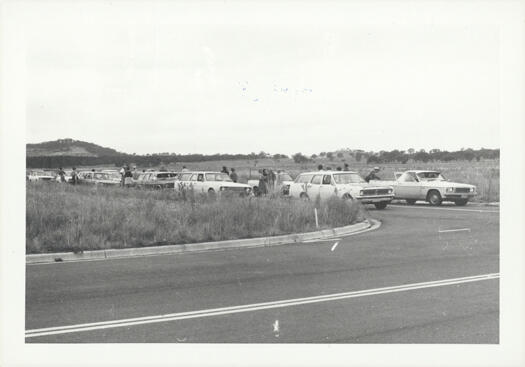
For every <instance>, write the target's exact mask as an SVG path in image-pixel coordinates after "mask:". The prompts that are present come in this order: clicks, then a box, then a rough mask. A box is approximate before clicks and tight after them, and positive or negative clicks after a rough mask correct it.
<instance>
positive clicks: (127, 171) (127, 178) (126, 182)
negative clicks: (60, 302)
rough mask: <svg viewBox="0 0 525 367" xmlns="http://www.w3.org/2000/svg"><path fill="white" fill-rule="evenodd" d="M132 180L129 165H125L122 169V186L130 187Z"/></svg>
mask: <svg viewBox="0 0 525 367" xmlns="http://www.w3.org/2000/svg"><path fill="white" fill-rule="evenodd" d="M132 180H133V172H131V169H130V168H129V165H126V167H124V186H126V187H128V186H129V185H131V183H132Z"/></svg>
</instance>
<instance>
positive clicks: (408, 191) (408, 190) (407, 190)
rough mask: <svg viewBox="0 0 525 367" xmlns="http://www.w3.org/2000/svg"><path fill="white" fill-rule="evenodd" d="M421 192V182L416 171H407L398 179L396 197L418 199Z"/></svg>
mask: <svg viewBox="0 0 525 367" xmlns="http://www.w3.org/2000/svg"><path fill="white" fill-rule="evenodd" d="M420 193H421V182H419V180H418V179H417V176H416V174H415V173H414V172H405V173H404V174H402V175H401V176H400V177H399V179H398V184H397V185H396V187H395V194H396V198H400V199H418V198H419V196H420Z"/></svg>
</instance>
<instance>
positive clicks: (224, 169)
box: [221, 166, 230, 176]
mask: <svg viewBox="0 0 525 367" xmlns="http://www.w3.org/2000/svg"><path fill="white" fill-rule="evenodd" d="M221 172H222V173H226V174H227V175H228V176H229V175H230V172H228V168H227V167H226V166H222V170H221Z"/></svg>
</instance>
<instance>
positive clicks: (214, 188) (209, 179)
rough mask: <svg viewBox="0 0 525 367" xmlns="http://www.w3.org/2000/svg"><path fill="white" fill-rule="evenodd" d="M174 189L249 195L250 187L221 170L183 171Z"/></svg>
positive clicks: (203, 192) (211, 193) (212, 193)
mask: <svg viewBox="0 0 525 367" xmlns="http://www.w3.org/2000/svg"><path fill="white" fill-rule="evenodd" d="M175 189H176V190H193V191H194V192H195V193H202V194H209V195H214V194H220V195H223V194H228V193H230V194H239V195H241V196H245V195H250V194H251V193H252V188H251V187H250V186H249V185H247V184H243V183H237V182H233V181H232V180H231V178H230V176H228V175H227V174H225V173H222V172H205V171H202V172H184V173H182V174H181V175H180V185H179V188H177V187H176V188H175Z"/></svg>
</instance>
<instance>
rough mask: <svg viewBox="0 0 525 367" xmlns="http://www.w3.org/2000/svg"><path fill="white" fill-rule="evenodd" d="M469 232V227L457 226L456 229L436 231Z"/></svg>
mask: <svg viewBox="0 0 525 367" xmlns="http://www.w3.org/2000/svg"><path fill="white" fill-rule="evenodd" d="M464 231H467V232H470V228H457V229H439V230H438V233H447V232H464Z"/></svg>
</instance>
